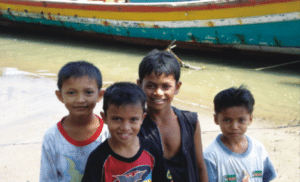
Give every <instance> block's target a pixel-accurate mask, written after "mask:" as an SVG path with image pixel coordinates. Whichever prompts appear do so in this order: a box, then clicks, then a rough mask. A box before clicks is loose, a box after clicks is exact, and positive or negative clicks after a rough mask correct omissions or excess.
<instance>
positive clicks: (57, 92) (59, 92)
mask: <svg viewBox="0 0 300 182" xmlns="http://www.w3.org/2000/svg"><path fill="white" fill-rule="evenodd" d="M55 95H56V97H57V98H58V100H59V101H60V102H62V103H64V99H63V97H62V94H61V91H59V90H56V91H55Z"/></svg>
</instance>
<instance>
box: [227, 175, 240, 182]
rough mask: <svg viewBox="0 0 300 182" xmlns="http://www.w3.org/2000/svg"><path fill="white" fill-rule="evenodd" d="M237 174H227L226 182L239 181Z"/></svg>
mask: <svg viewBox="0 0 300 182" xmlns="http://www.w3.org/2000/svg"><path fill="white" fill-rule="evenodd" d="M236 180H237V179H236V175H225V176H224V182H237V181H236Z"/></svg>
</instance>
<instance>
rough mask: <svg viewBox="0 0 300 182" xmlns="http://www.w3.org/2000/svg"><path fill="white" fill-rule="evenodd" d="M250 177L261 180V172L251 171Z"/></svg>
mask: <svg viewBox="0 0 300 182" xmlns="http://www.w3.org/2000/svg"><path fill="white" fill-rule="evenodd" d="M252 177H253V178H262V171H253V172H252Z"/></svg>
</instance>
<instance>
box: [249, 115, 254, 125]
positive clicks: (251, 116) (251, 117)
mask: <svg viewBox="0 0 300 182" xmlns="http://www.w3.org/2000/svg"><path fill="white" fill-rule="evenodd" d="M252 119H253V115H252V114H251V115H250V119H249V123H248V126H250V125H251V123H252Z"/></svg>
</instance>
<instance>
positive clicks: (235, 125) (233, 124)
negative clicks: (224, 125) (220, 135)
mask: <svg viewBox="0 0 300 182" xmlns="http://www.w3.org/2000/svg"><path fill="white" fill-rule="evenodd" d="M231 127H232V128H233V129H238V122H237V121H233V123H232V125H231Z"/></svg>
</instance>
